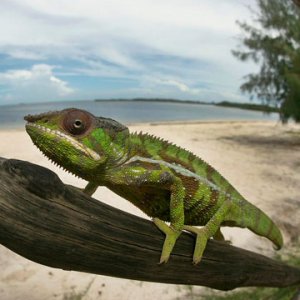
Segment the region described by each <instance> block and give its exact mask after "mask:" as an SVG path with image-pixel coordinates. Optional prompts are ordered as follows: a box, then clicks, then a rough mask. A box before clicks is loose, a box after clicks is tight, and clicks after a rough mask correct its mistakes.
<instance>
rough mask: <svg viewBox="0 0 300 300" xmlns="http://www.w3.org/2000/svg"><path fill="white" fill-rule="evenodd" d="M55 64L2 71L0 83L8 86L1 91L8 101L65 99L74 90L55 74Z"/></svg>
mask: <svg viewBox="0 0 300 300" xmlns="http://www.w3.org/2000/svg"><path fill="white" fill-rule="evenodd" d="M53 68H54V67H53V66H50V65H47V64H36V65H33V67H32V68H31V69H28V70H9V71H6V72H3V73H0V85H5V86H7V87H8V88H7V89H6V90H4V91H3V92H2V93H1V97H2V98H4V99H5V100H6V102H16V101H19V102H26V101H27V99H31V101H44V100H58V99H63V98H65V97H67V96H69V95H71V94H73V92H74V90H73V89H72V88H71V87H69V86H68V84H67V82H65V81H63V80H61V79H59V78H57V77H56V76H54V74H53Z"/></svg>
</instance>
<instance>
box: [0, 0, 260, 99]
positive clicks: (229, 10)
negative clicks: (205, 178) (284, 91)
mask: <svg viewBox="0 0 300 300" xmlns="http://www.w3.org/2000/svg"><path fill="white" fill-rule="evenodd" d="M255 2H256V1H255V0H226V1H222V2H220V1H209V0H165V1H160V0H140V1H136V0H126V1H123V0H102V1H98V0H76V1H75V2H74V1H69V0H52V1H38V0H2V1H1V3H0V55H1V54H2V55H5V56H7V57H8V60H9V61H11V60H13V61H15V62H16V64H17V63H18V61H22V62H23V61H27V62H28V63H31V64H30V65H29V64H28V65H26V70H27V71H29V72H33V68H34V67H32V69H31V66H32V64H34V65H39V64H44V65H48V66H50V65H60V66H61V69H60V70H59V72H60V73H61V74H63V73H64V74H73V75H72V76H78V77H80V76H81V77H82V78H83V77H84V78H88V77H94V78H99V79H102V78H116V79H117V78H119V79H124V78H129V79H133V80H135V81H136V82H138V83H137V86H136V89H139V88H141V87H142V86H143V85H144V80H145V78H146V77H147V76H148V77H151V78H160V79H161V80H157V81H156V82H154V81H153V82H152V84H155V83H156V84H157V86H164V87H166V88H167V87H169V88H173V90H174V91H176V90H177V91H178V92H179V93H180V94H178V95H179V96H182V97H183V96H185V97H188V96H191V97H194V98H197V97H198V96H199V95H201V92H202V91H203V89H201V88H198V86H199V85H201V84H202V83H203V82H206V81H209V84H214V83H215V84H217V85H219V84H223V85H224V86H225V89H229V90H230V91H231V92H232V93H237V92H236V91H237V90H238V86H239V85H240V83H241V82H240V78H241V77H242V76H243V75H246V74H247V73H250V72H252V71H253V70H256V67H255V66H254V65H252V64H243V63H240V62H238V61H237V60H236V59H235V58H234V57H232V55H231V52H230V50H231V49H233V48H235V46H236V44H237V43H238V42H237V40H236V39H235V37H236V36H237V35H238V34H239V28H238V26H237V25H236V24H235V20H236V19H239V20H243V19H248V20H249V11H248V9H247V8H246V5H251V6H253V5H254V4H255ZM16 67H17V69H20V70H23V71H24V67H22V68H20V67H19V66H18V65H17V66H16ZM8 70H9V69H6V70H4V71H7V72H9V71H8ZM26 70H25V71H26ZM51 72H53V69H51ZM52 75H53V74H52ZM47 76H48V77H47V78H48V80H46V81H44V83H45V82H47V84H48V87H49V86H52V85H53V86H52V89H54V90H55V91H56V95H59V91H63V90H68V89H70V87H69V86H68V85H67V84H66V80H68V79H66V77H64V79H66V80H65V81H63V80H61V79H58V80H60V81H61V83H60V84H59V83H58V82H56V83H55V82H54V81H55V80H54V81H51V79H50V77H51V76H49V74H48V75H47ZM53 76H54V75H53ZM55 78H57V77H55ZM23 80H24V79H23ZM79 81H80V80H78V82H79ZM63 84H64V85H65V86H64V88H63V87H62V86H63ZM32 87H33V86H32ZM219 87H220V85H219ZM14 88H15V91H16V90H17V86H16V85H14ZM216 88H217V87H216ZM230 91H228V92H230ZM73 92H74V93H73V94H74V95H76V96H78V95H79V94H78V93H79V91H78V89H77V90H75V91H73ZM98 93H99V94H98V95H95V96H96V97H97V96H99V97H101V90H99V91H98ZM112 93H114V91H112ZM119 96H122V95H119ZM32 97H33V95H32ZM77 98H78V97H77ZM30 99H31V97H30Z"/></svg>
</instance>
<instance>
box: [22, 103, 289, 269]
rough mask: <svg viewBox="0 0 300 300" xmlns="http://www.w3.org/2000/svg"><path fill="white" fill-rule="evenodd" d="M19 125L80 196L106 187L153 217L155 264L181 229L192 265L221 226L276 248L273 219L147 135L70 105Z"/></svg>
mask: <svg viewBox="0 0 300 300" xmlns="http://www.w3.org/2000/svg"><path fill="white" fill-rule="evenodd" d="M25 120H26V121H27V124H26V130H27V132H28V134H29V135H30V137H31V139H32V141H33V143H34V144H35V145H36V146H37V147H38V148H39V149H40V150H41V151H42V152H43V153H44V154H45V155H46V156H47V157H48V158H49V159H50V160H52V161H53V162H55V163H57V164H59V165H60V166H62V167H63V168H64V169H66V170H67V171H69V172H71V173H73V174H75V175H77V176H79V177H81V178H83V179H85V180H87V181H88V184H87V186H86V188H85V189H84V191H85V192H86V193H88V194H89V195H92V194H93V193H94V192H95V190H96V189H97V187H98V186H106V187H108V188H109V189H110V190H112V191H113V192H115V193H116V194H118V195H120V196H121V197H123V198H125V199H127V200H128V201H130V202H131V203H133V204H134V205H136V206H137V207H139V208H140V209H141V210H142V211H143V212H144V213H146V214H147V215H148V216H150V217H152V218H153V221H154V223H155V224H156V226H157V227H158V228H159V229H160V230H161V231H162V232H164V233H165V235H166V237H165V241H164V245H163V249H162V254H161V258H160V263H163V262H167V261H168V259H169V257H170V254H171V251H172V249H173V247H174V245H175V242H176V240H177V238H178V237H179V235H180V233H181V232H182V230H186V231H189V232H192V233H194V234H196V244H195V249H194V254H193V262H194V263H195V264H197V263H199V262H200V260H201V257H202V254H203V251H204V249H205V247H206V244H207V240H208V239H210V238H212V237H213V238H215V239H223V235H222V233H221V231H220V226H236V227H242V228H248V229H250V230H251V231H253V232H255V233H256V234H258V235H261V236H264V237H266V238H268V239H269V240H271V241H272V242H273V243H274V244H275V246H276V248H277V249H280V248H281V247H282V244H283V240H282V235H281V233H280V231H279V229H278V228H277V226H276V225H275V224H274V223H273V221H272V220H271V219H270V218H269V217H268V216H267V215H266V214H264V213H263V212H262V211H261V210H260V209H258V208H257V207H255V206H254V205H252V204H250V203H249V202H247V201H246V200H245V199H244V198H243V196H241V194H240V193H239V192H238V191H237V190H236V189H235V188H234V187H233V186H232V185H231V184H230V183H229V182H228V181H227V180H226V179H225V178H224V177H222V176H221V175H220V174H219V173H218V172H217V171H216V170H215V169H214V168H213V167H211V166H210V165H209V164H207V163H206V162H204V161H203V160H202V159H200V158H199V157H197V156H196V155H194V154H193V153H191V152H189V151H187V150H185V149H183V148H180V147H178V146H176V145H174V144H172V143H169V142H168V141H165V140H162V139H160V138H157V137H155V136H152V135H149V134H144V133H129V130H128V128H127V127H125V126H124V125H122V124H120V123H118V122H117V121H115V120H112V119H108V118H103V117H95V116H93V115H92V114H91V113H89V112H87V111H84V110H79V109H75V108H70V109H65V110H62V111H56V112H48V113H43V114H39V115H28V116H26V117H25ZM165 222H170V225H167V223H165ZM195 226H202V227H201V228H197V227H195Z"/></svg>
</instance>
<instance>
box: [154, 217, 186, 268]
mask: <svg viewBox="0 0 300 300" xmlns="http://www.w3.org/2000/svg"><path fill="white" fill-rule="evenodd" d="M153 222H154V224H155V225H156V226H157V227H158V228H159V230H161V231H162V232H163V233H164V234H165V235H166V238H165V241H164V245H163V249H162V252H161V257H160V261H159V263H160V264H162V263H167V262H168V260H169V258H170V255H171V252H172V250H173V248H174V245H175V243H176V240H177V239H178V237H179V236H180V234H181V230H175V229H173V228H172V227H171V226H168V225H167V224H166V223H165V222H164V221H162V220H160V219H159V218H154V219H153Z"/></svg>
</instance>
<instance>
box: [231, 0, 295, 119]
mask: <svg viewBox="0 0 300 300" xmlns="http://www.w3.org/2000/svg"><path fill="white" fill-rule="evenodd" d="M256 1H257V6H258V9H259V11H258V12H257V13H255V17H254V21H255V22H256V26H254V25H252V24H251V25H250V24H247V23H245V22H238V24H239V26H240V28H241V29H242V31H243V34H244V36H243V38H242V40H241V41H242V46H243V48H242V49H241V48H238V50H234V51H232V53H233V55H234V56H235V57H237V58H238V59H239V60H241V61H248V60H252V61H254V62H255V63H258V64H260V66H261V67H260V71H259V72H258V73H257V74H249V75H247V76H246V77H245V79H246V81H245V82H244V84H243V85H242V86H241V90H242V91H243V92H247V93H249V94H250V95H251V97H257V98H258V99H261V101H262V102H263V103H264V104H265V103H274V104H277V105H279V106H280V107H281V114H280V117H281V120H282V121H283V122H286V121H287V120H288V119H289V118H293V119H294V120H295V121H300V92H299V88H300V62H299V61H300V8H299V7H297V6H296V4H295V3H296V1H295V3H293V2H292V1H287V0H256Z"/></svg>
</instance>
